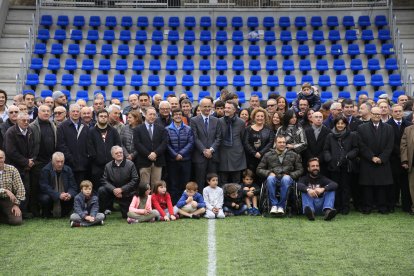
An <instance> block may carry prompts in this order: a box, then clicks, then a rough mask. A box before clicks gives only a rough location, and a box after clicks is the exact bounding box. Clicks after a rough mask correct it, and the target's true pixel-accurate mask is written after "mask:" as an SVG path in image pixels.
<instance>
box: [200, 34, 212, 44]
mask: <svg viewBox="0 0 414 276" xmlns="http://www.w3.org/2000/svg"><path fill="white" fill-rule="evenodd" d="M200 41H201V42H203V43H204V44H207V43H209V42H210V41H211V32H210V31H201V32H200Z"/></svg>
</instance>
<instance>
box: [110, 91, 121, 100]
mask: <svg viewBox="0 0 414 276" xmlns="http://www.w3.org/2000/svg"><path fill="white" fill-rule="evenodd" d="M111 99H118V100H119V101H120V102H121V103H122V102H123V101H124V92H122V91H119V90H115V91H112V93H111Z"/></svg>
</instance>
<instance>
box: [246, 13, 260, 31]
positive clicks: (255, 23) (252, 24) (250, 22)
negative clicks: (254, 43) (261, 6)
mask: <svg viewBox="0 0 414 276" xmlns="http://www.w3.org/2000/svg"><path fill="white" fill-rule="evenodd" d="M247 27H249V28H250V29H251V30H254V29H256V28H258V27H259V18H257V16H249V17H248V18H247Z"/></svg>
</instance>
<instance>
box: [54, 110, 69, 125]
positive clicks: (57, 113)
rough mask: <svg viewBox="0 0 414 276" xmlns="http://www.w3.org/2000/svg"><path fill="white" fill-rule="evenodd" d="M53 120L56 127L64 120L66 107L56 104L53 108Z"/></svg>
mask: <svg viewBox="0 0 414 276" xmlns="http://www.w3.org/2000/svg"><path fill="white" fill-rule="evenodd" d="M53 117H54V120H53V122H54V123H55V126H56V127H58V126H59V125H60V124H61V123H63V122H64V121H65V120H66V109H65V108H64V107H63V106H57V107H55V109H54V110H53Z"/></svg>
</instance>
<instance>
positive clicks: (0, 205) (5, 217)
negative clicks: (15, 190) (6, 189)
mask: <svg viewBox="0 0 414 276" xmlns="http://www.w3.org/2000/svg"><path fill="white" fill-rule="evenodd" d="M13 205H14V204H13V203H12V202H11V201H10V199H9V198H0V222H1V223H6V224H10V225H20V224H22V222H23V220H22V215H20V216H17V217H16V216H15V215H14V214H13V213H12V211H11V210H12V208H13Z"/></svg>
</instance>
